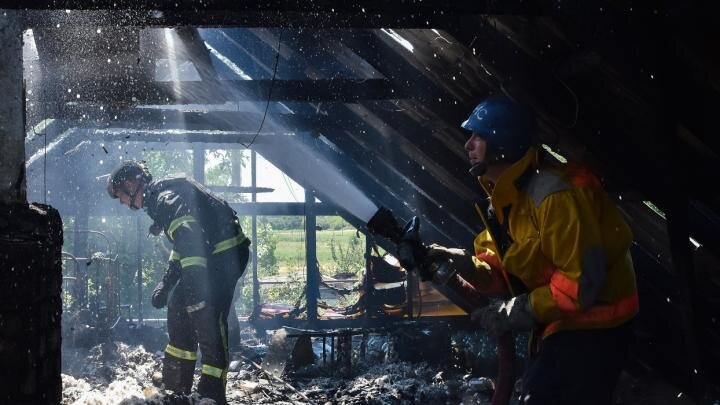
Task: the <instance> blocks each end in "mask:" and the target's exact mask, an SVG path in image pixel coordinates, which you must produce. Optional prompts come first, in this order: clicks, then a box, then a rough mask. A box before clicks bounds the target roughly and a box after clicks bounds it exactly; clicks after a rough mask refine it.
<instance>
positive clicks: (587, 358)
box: [426, 98, 638, 404]
mask: <svg viewBox="0 0 720 405" xmlns="http://www.w3.org/2000/svg"><path fill="white" fill-rule="evenodd" d="M462 127H463V128H465V129H467V130H469V131H470V132H471V135H470V138H469V140H468V141H467V143H466V144H465V150H466V151H467V153H468V158H469V160H470V164H471V165H472V169H471V173H472V174H473V175H476V176H477V177H478V181H479V182H480V185H481V186H482V188H483V189H484V190H485V191H486V193H487V196H488V197H489V198H488V199H487V201H481V202H479V203H478V204H476V208H477V211H478V214H479V215H480V216H481V218H482V221H483V222H484V224H485V228H486V229H485V230H484V231H483V232H482V233H480V234H479V235H478V236H477V237H476V239H475V243H474V246H475V252H474V254H470V253H468V252H464V253H463V251H460V250H458V249H446V248H443V247H440V246H437V245H433V246H431V248H430V252H429V254H428V255H427V257H428V259H427V263H426V269H427V270H426V271H429V272H431V271H432V269H433V268H438V266H437V263H435V265H431V264H432V262H433V261H436V262H437V261H442V260H448V259H450V261H451V262H453V264H454V267H455V269H456V270H457V275H458V276H460V277H461V278H463V279H464V280H465V281H468V282H469V283H463V284H464V285H465V291H463V293H464V294H466V295H467V294H468V291H467V290H468V289H470V290H472V289H474V290H475V293H478V294H492V293H499V292H501V290H505V291H506V292H509V293H510V294H509V296H512V298H511V299H509V300H499V301H497V302H495V303H494V304H491V305H488V306H486V307H484V308H480V309H478V310H476V311H474V312H473V313H472V319H473V320H474V321H475V322H478V323H479V324H480V325H482V326H483V327H484V328H486V329H487V330H488V332H489V333H490V334H492V335H496V336H499V335H502V334H504V333H506V332H509V331H529V330H533V331H534V332H535V333H537V334H538V335H537V336H538V337H541V340H540V343H539V345H538V349H537V350H536V352H535V353H534V354H533V355H532V357H531V360H530V363H529V366H528V369H527V370H526V372H525V375H524V376H523V384H522V387H523V392H522V395H521V398H520V400H521V402H522V403H528V404H564V403H567V404H607V403H611V401H612V395H613V391H614V386H615V384H616V382H617V378H618V376H619V374H620V371H621V370H622V367H623V365H624V361H625V358H626V356H627V351H628V348H629V344H630V341H631V338H632V324H631V322H630V321H631V320H632V319H633V318H634V317H635V315H636V313H637V311H638V296H637V290H636V285H635V273H634V270H633V264H632V259H631V257H630V245H631V244H632V233H631V230H630V228H629V226H628V225H627V223H626V222H625V220H624V219H623V217H622V214H621V213H620V211H619V209H618V207H617V206H616V205H615V203H614V202H613V201H612V200H611V199H610V198H609V197H608V195H607V194H606V193H605V192H604V190H603V189H602V187H601V185H600V182H599V181H598V179H597V178H596V177H595V176H594V175H593V174H592V173H590V172H589V171H588V170H586V169H584V168H582V167H580V166H577V165H574V164H562V163H560V162H558V161H557V160H554V159H553V158H552V157H551V156H549V155H547V154H546V153H545V152H544V151H543V150H542V149H537V148H536V147H535V142H534V141H533V140H534V137H535V133H536V132H537V129H536V123H535V117H534V115H533V113H532V111H531V110H530V109H528V108H527V107H525V106H522V105H519V104H516V103H514V102H512V101H509V100H507V99H503V98H490V99H488V100H485V101H484V102H482V103H481V104H479V105H478V106H477V107H476V108H475V110H474V111H473V112H472V114H471V115H470V117H469V118H468V119H467V120H466V121H465V122H464V123H463V124H462ZM468 284H470V285H472V287H470V286H469V285H468Z"/></svg>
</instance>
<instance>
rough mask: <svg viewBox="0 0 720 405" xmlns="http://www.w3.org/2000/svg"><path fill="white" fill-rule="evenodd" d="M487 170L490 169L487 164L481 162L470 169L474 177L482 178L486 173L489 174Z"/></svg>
mask: <svg viewBox="0 0 720 405" xmlns="http://www.w3.org/2000/svg"><path fill="white" fill-rule="evenodd" d="M487 168H488V165H487V163H485V162H480V163H476V164H474V165H472V167H471V168H470V170H469V171H470V174H471V175H473V177H480V176H482V175H483V174H485V172H487Z"/></svg>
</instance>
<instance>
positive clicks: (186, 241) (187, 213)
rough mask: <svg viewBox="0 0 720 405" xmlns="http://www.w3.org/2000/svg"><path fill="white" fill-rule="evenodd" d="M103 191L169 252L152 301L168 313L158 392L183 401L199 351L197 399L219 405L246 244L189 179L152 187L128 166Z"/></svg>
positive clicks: (221, 209) (227, 214)
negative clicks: (138, 215)
mask: <svg viewBox="0 0 720 405" xmlns="http://www.w3.org/2000/svg"><path fill="white" fill-rule="evenodd" d="M107 189H108V194H110V196H111V197H112V198H117V199H119V200H120V203H121V204H123V205H127V206H128V207H129V208H130V209H131V210H139V209H141V208H142V209H144V210H145V211H146V212H147V214H148V215H149V216H150V218H152V220H153V221H154V224H153V225H152V227H151V232H152V233H154V234H156V235H158V234H159V233H160V232H164V233H165V236H166V237H167V238H168V239H169V240H170V242H172V244H173V250H172V252H171V254H170V259H169V261H168V268H167V271H166V273H165V275H164V276H163V278H162V281H161V282H160V283H158V285H157V287H156V288H155V290H154V291H153V296H152V304H153V306H155V307H156V308H162V307H164V306H165V305H166V304H167V305H168V315H167V325H168V333H169V335H170V342H169V344H168V345H167V347H166V348H165V358H164V360H163V382H164V384H165V388H166V389H167V390H171V391H173V392H175V393H182V394H188V393H190V391H191V389H192V384H193V374H194V370H195V362H196V360H197V354H196V352H197V347H198V344H199V345H200V351H201V353H202V374H201V376H200V382H199V384H198V387H197V392H198V393H199V394H200V395H201V396H203V397H207V398H211V399H214V400H215V401H216V402H218V403H225V402H226V400H225V381H226V373H227V367H228V362H229V359H228V357H229V353H228V340H227V339H228V337H227V316H228V312H229V309H230V305H231V302H232V297H233V291H234V289H235V284H236V282H237V280H238V279H239V278H240V276H242V274H243V272H244V270H245V266H246V264H247V261H248V250H249V249H248V246H249V244H250V242H249V240H248V238H246V237H245V235H244V234H243V232H242V229H241V227H240V225H239V223H238V219H237V217H236V215H235V212H234V211H233V210H232V208H230V206H228V204H227V203H226V202H225V201H223V200H221V199H219V198H218V197H216V196H214V195H213V194H211V193H210V192H209V191H208V190H207V189H206V188H205V187H204V186H202V185H201V184H199V183H197V182H196V181H194V180H192V179H190V178H171V179H167V180H162V181H156V182H154V181H152V175H151V174H150V173H149V171H148V170H147V168H146V167H145V166H144V165H143V164H142V163H139V162H135V161H127V162H124V163H123V164H122V165H121V166H120V167H119V168H118V169H116V170H115V171H114V172H113V173H112V174H111V176H110V178H109V179H108V188H107ZM171 290H172V294H170V292H171ZM168 296H169V302H168Z"/></svg>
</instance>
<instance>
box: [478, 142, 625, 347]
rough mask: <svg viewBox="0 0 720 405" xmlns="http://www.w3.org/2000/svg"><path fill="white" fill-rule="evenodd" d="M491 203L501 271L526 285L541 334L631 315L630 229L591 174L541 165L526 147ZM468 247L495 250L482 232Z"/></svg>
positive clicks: (500, 182) (480, 253)
mask: <svg viewBox="0 0 720 405" xmlns="http://www.w3.org/2000/svg"><path fill="white" fill-rule="evenodd" d="M483 185H484V186H485V187H486V188H487V187H488V184H487V182H485V184H483ZM491 201H492V206H493V207H494V208H495V213H496V215H497V217H498V221H499V222H500V223H501V224H502V225H503V227H504V228H505V229H507V233H508V235H509V236H510V239H511V240H512V243H511V244H510V246H509V248H508V249H507V251H506V252H505V254H504V256H503V257H502V258H501V264H502V265H501V268H502V270H503V271H504V272H508V273H511V274H513V275H515V276H517V277H518V278H519V279H520V280H522V282H523V284H525V286H526V287H527V288H528V289H529V290H530V302H531V305H532V308H533V312H534V314H535V316H536V318H537V319H538V320H539V321H540V322H541V323H543V324H545V325H547V327H546V331H545V336H547V335H548V334H550V333H553V332H555V331H558V330H562V329H592V328H608V327H614V326H617V325H620V324H622V323H624V322H626V321H627V320H629V319H631V318H632V317H633V316H635V314H636V313H637V310H638V300H637V289H636V285H635V272H634V270H633V264H632V259H631V257H630V251H629V249H630V245H631V243H632V232H631V230H630V227H629V226H628V225H627V223H626V222H625V220H624V218H623V217H622V214H621V213H620V211H619V209H618V208H617V206H616V205H615V203H614V202H613V201H612V200H611V199H610V198H609V197H608V196H607V194H606V193H605V192H604V191H603V190H602V188H601V186H600V182H599V181H598V180H597V178H596V177H594V176H593V175H592V174H590V173H589V172H588V171H586V170H584V169H582V168H580V167H577V166H572V165H565V166H561V165H545V164H543V165H541V164H540V163H539V155H538V151H537V150H536V149H531V150H530V151H528V153H527V154H526V155H525V156H524V157H523V158H522V159H521V160H520V161H518V162H516V163H515V164H513V165H512V166H511V167H509V168H508V169H507V170H506V171H504V172H503V173H502V175H501V176H500V178H499V179H498V182H497V184H496V185H495V187H494V188H493V189H492V190H491ZM481 214H482V213H481ZM475 250H476V257H477V258H479V259H480V258H482V257H481V256H485V257H487V256H488V253H487V252H488V251H490V252H492V251H493V250H495V251H496V249H494V246H493V244H492V238H491V237H489V234H488V232H487V231H484V232H483V233H481V234H480V235H478V237H477V238H476V241H475ZM506 279H507V277H506Z"/></svg>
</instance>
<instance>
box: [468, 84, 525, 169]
mask: <svg viewBox="0 0 720 405" xmlns="http://www.w3.org/2000/svg"><path fill="white" fill-rule="evenodd" d="M460 126H461V127H462V128H464V129H467V130H468V131H472V132H474V133H477V134H479V135H480V136H481V137H483V139H485V141H486V142H487V144H488V151H489V153H491V154H492V155H493V156H494V158H495V160H496V161H509V162H514V161H517V160H519V159H520V158H522V157H523V156H524V155H525V153H526V152H527V150H528V149H529V148H530V147H531V146H533V144H534V143H535V142H534V139H535V135H536V133H537V123H536V122H535V113H534V112H533V111H532V110H531V109H530V108H528V107H527V106H524V105H522V104H518V103H516V102H514V101H511V100H509V99H507V98H500V97H490V98H487V99H485V100H484V101H483V102H481V103H480V104H478V106H477V107H475V109H474V110H473V112H472V114H470V116H469V117H468V119H466V120H465V122H463V123H462V124H461V125H460Z"/></svg>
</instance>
